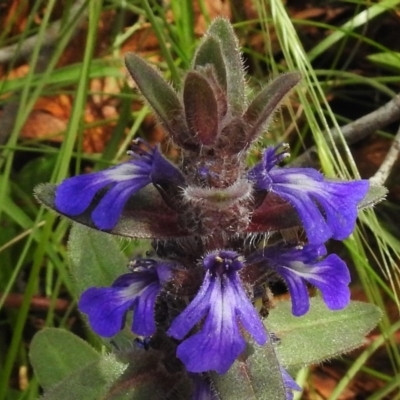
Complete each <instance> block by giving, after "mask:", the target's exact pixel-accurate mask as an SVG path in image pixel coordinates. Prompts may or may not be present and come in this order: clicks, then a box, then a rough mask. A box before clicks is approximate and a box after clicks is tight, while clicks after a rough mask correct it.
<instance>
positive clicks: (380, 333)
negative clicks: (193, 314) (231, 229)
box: [0, 0, 400, 400]
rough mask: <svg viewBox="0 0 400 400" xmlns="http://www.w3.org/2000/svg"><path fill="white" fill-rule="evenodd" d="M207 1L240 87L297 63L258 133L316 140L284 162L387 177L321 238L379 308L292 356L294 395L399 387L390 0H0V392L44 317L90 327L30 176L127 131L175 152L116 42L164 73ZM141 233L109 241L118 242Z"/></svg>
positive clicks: (126, 139) (397, 64)
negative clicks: (345, 232)
mask: <svg viewBox="0 0 400 400" xmlns="http://www.w3.org/2000/svg"><path fill="white" fill-rule="evenodd" d="M218 15H223V16H227V17H229V18H230V19H231V21H232V22H233V23H234V27H235V29H236V32H237V34H238V36H239V38H240V43H241V46H242V47H243V52H244V62H245V65H246V67H247V71H248V74H249V76H248V83H249V87H250V88H254V89H258V88H260V87H261V86H263V85H264V84H265V83H266V82H268V81H269V79H270V77H271V76H274V75H276V74H278V73H280V72H284V71H295V70H297V71H301V73H302V74H303V82H302V84H301V86H300V87H299V88H298V90H297V91H296V93H294V94H293V95H292V96H291V98H290V99H289V100H288V101H286V103H285V107H283V108H282V111H281V112H280V113H279V114H278V115H276V118H275V121H274V123H273V126H272V128H271V129H270V131H269V132H266V134H265V137H264V139H263V141H264V143H263V144H268V143H277V142H281V141H287V142H289V143H290V144H291V148H292V150H293V155H294V158H296V156H300V155H301V154H302V153H303V152H304V151H305V150H306V149H309V148H310V147H312V146H316V147H315V150H316V151H314V152H312V153H307V154H308V155H311V156H310V157H307V158H305V157H304V156H303V157H300V158H298V159H297V160H295V161H294V162H295V163H296V162H297V163H303V164H309V165H313V166H317V167H318V168H321V169H322V170H323V171H324V172H325V173H326V174H327V175H330V176H340V177H342V178H346V177H350V176H352V177H354V176H359V173H360V174H361V176H362V177H363V178H372V180H373V181H374V182H380V183H382V184H383V183H384V182H385V184H386V185H387V187H388V188H389V190H390V193H389V196H388V200H387V201H386V202H384V203H382V204H380V205H379V206H377V207H376V208H375V209H374V211H370V212H364V213H363V214H362V216H361V218H360V220H361V221H360V224H359V228H358V229H357V232H356V233H355V234H354V235H353V236H352V237H351V238H350V239H348V240H347V241H346V243H345V244H346V247H345V248H342V247H338V245H337V244H335V243H333V244H332V247H333V248H334V249H335V251H336V252H339V253H340V254H341V256H342V257H344V258H345V259H346V260H347V261H348V262H349V265H351V267H352V277H353V284H352V291H353V298H354V299H361V300H365V301H370V302H374V303H376V304H378V305H379V306H380V307H381V308H382V309H383V310H384V318H383V319H382V321H381V324H380V326H379V329H377V330H376V331H374V332H372V333H371V334H370V336H369V337H368V339H367V340H366V342H365V346H364V347H363V348H362V349H359V350H357V351H356V352H354V353H352V354H349V355H348V356H346V357H343V358H341V359H340V360H338V361H335V362H330V363H329V364H326V365H322V366H317V367H313V368H311V369H305V370H303V371H301V373H300V374H299V376H298V382H299V383H300V384H301V385H303V387H304V391H303V393H302V394H300V393H299V394H298V396H297V398H303V399H331V400H333V399H365V398H369V399H374V400H377V399H400V391H399V387H400V351H399V346H398V343H399V339H400V336H399V333H398V329H399V327H400V324H399V322H398V319H399V318H398V305H399V304H398V288H399V259H398V255H399V250H400V241H399V237H400V236H399V230H400V226H399V223H398V219H399V218H398V215H399V205H398V204H399V198H400V186H399V183H400V181H399V174H398V171H399V169H398V165H396V163H394V164H393V162H394V161H395V160H396V158H397V155H398V151H399V148H400V144H399V142H400V138H399V136H400V135H399V134H398V133H396V132H397V131H398V129H399V124H400V97H399V95H397V94H398V93H399V91H400V89H399V88H400V73H399V72H400V40H399V32H400V0H398V1H395V0H381V1H370V0H348V1H314V0H298V1H296V0H292V1H290V0H287V1H286V2H282V1H281V0H270V1H268V2H266V1H263V0H231V1H230V2H229V1H222V0H197V1H193V0H170V1H164V2H163V1H156V0H154V1H153V0H128V1H122V0H114V1H113V0H86V1H85V0H74V1H73V0H60V1H56V0H43V1H40V0H36V1H33V2H32V1H28V0H19V1H18V0H10V1H7V2H1V3H0V21H1V26H2V31H1V32H0V77H1V78H2V80H1V82H0V146H1V147H0V149H1V157H0V216H1V225H0V400H5V399H7V400H11V399H12V400H14V399H36V398H37V397H38V395H39V393H40V388H39V387H38V384H37V382H36V380H35V378H34V377H33V376H32V373H31V369H30V366H29V359H28V349H29V343H30V341H31V338H32V336H33V335H34V333H35V332H37V331H38V330H40V329H41V328H42V327H44V326H58V327H64V328H65V329H68V330H72V331H74V332H75V333H77V334H79V335H81V336H84V337H86V338H87V339H88V340H91V341H92V342H93V339H92V338H91V337H90V333H89V332H87V330H86V329H85V327H84V326H83V324H82V322H81V321H80V319H79V314H78V313H77V311H76V303H75V299H74V298H73V296H72V295H71V294H70V293H71V282H70V277H69V274H68V259H67V252H66V245H67V237H68V229H69V222H68V221H67V220H65V219H62V220H60V219H58V218H57V217H56V216H55V215H54V214H53V213H50V212H48V211H46V210H44V209H42V208H41V207H39V205H38V204H37V202H36V201H35V199H34V198H33V196H32V191H33V188H34V187H35V185H37V184H38V183H41V182H60V181H61V180H62V179H64V178H65V177H67V176H69V175H71V174H76V173H82V172H87V171H92V170H97V169H102V168H104V167H107V166H109V165H111V164H114V163H117V162H120V161H121V160H122V159H123V158H124V155H125V151H126V150H127V149H128V148H129V143H130V141H131V140H132V139H133V138H134V137H136V136H141V137H145V138H146V139H147V140H149V141H150V142H152V143H155V142H162V146H163V147H164V150H165V151H166V152H168V153H169V154H170V156H171V157H172V158H174V157H176V156H177V155H176V150H175V149H174V148H173V146H172V144H171V143H170V142H169V141H168V140H167V139H166V138H165V137H164V133H163V132H162V131H161V130H160V128H159V127H158V126H157V124H156V121H154V119H153V118H152V117H151V116H150V115H149V109H148V108H147V107H146V106H143V105H142V103H141V102H140V98H139V96H138V93H137V92H136V91H134V90H132V86H133V82H132V80H131V79H130V78H129V77H128V76H127V72H126V70H125V68H124V66H123V62H122V57H123V54H125V53H126V52H128V51H134V52H137V53H139V54H141V55H142V56H144V57H146V58H147V59H148V60H149V61H151V62H152V63H154V64H155V65H157V66H158V68H159V69H160V70H162V71H163V73H164V74H165V76H166V77H168V78H169V79H170V81H172V82H173V83H174V84H175V85H176V86H178V85H179V79H180V77H181V76H182V74H183V71H184V70H185V69H186V68H187V67H188V66H189V63H190V59H191V56H192V53H193V51H194V48H195V45H196V43H197V41H198V38H199V37H200V36H201V34H202V33H204V31H205V29H206V27H207V25H208V23H209V22H210V21H211V20H212V18H214V17H215V16H218ZM381 107H383V109H382V108H381ZM375 110H378V112H377V113H375V114H373V115H372V116H371V117H369V119H367V120H366V121H364V120H359V118H360V117H362V116H364V115H367V114H369V113H371V112H373V111H375ZM389 114H390V115H389ZM351 121H357V125H356V126H355V127H356V129H353V128H354V125H350V128H349V126H347V124H348V123H349V122H351ZM339 125H342V126H343V125H346V129H347V130H346V129H345V130H344V132H345V135H344V136H343V135H341V134H340V133H337V132H338V131H337V130H335V128H338V126H339ZM335 132H336V133H335ZM349 132H350V133H349ZM346 141H347V142H349V143H350V144H351V146H350V148H349V147H348V145H347V144H346ZM388 152H389V153H388ZM387 154H389V157H388V158H386V159H385V157H386V155H387ZM316 155H318V156H316ZM258 156H259V151H258V150H257V149H255V150H254V152H253V154H252V157H251V160H249V162H253V161H254V160H255V159H256V158H257V157H258ZM292 162H293V160H292ZM358 171H359V172H358ZM143 246H144V245H143V244H141V243H128V242H126V241H121V248H122V249H123V250H125V251H127V252H131V251H132V250H133V248H135V249H136V251H141V250H142V249H143ZM93 344H94V345H98V344H96V343H93Z"/></svg>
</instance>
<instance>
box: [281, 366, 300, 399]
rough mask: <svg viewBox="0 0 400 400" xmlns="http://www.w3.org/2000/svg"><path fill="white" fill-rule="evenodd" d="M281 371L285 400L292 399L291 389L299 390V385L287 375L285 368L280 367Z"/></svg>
mask: <svg viewBox="0 0 400 400" xmlns="http://www.w3.org/2000/svg"><path fill="white" fill-rule="evenodd" d="M281 373H282V378H283V384H284V385H285V389H286V400H293V392H292V391H293V390H297V391H300V390H301V387H300V386H299V385H298V384H297V382H296V381H295V380H294V379H293V378H292V377H291V376H290V375H289V373H288V372H287V371H286V370H285V368H282V367H281Z"/></svg>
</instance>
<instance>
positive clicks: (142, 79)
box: [125, 53, 197, 149]
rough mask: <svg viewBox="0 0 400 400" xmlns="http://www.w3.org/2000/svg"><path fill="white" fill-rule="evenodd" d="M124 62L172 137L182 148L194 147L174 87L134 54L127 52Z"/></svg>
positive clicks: (194, 143)
mask: <svg viewBox="0 0 400 400" xmlns="http://www.w3.org/2000/svg"><path fill="white" fill-rule="evenodd" d="M125 63H126V68H127V69H128V71H129V73H130V74H131V76H132V78H133V79H134V81H135V82H136V84H137V86H138V88H139V90H140V92H141V93H142V95H143V96H144V97H145V99H146V100H147V102H148V103H149V104H150V106H151V107H152V108H153V110H154V111H155V113H156V114H157V116H158V118H159V119H160V121H161V122H162V124H163V126H164V127H165V129H166V130H167V131H168V133H169V134H170V135H171V137H172V139H173V140H174V141H175V142H176V143H177V144H178V145H179V146H182V147H184V148H187V149H192V148H193V147H195V148H196V147H197V143H196V142H195V141H194V138H193V137H191V136H190V135H189V134H188V133H189V130H188V127H187V125H186V121H185V116H184V111H183V106H182V103H181V102H180V100H179V98H178V96H177V94H176V93H175V91H174V89H173V88H172V87H171V86H170V85H169V84H168V83H167V82H166V81H165V80H164V78H163V77H162V76H161V75H160V73H159V72H158V71H157V70H156V69H155V68H153V67H152V66H151V65H149V64H148V63H147V62H146V61H144V60H143V59H142V58H140V57H139V56H137V55H136V54H133V53H128V54H127V55H126V56H125Z"/></svg>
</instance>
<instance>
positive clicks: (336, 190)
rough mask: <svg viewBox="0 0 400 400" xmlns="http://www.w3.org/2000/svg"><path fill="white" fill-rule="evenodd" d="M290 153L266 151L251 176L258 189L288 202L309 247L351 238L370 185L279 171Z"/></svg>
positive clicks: (311, 173)
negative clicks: (283, 160) (359, 204)
mask: <svg viewBox="0 0 400 400" xmlns="http://www.w3.org/2000/svg"><path fill="white" fill-rule="evenodd" d="M287 149H288V148H287V146H285V145H280V146H277V147H270V148H268V149H266V150H265V152H264V154H263V158H262V160H261V162H260V163H258V164H257V165H255V166H254V167H253V168H252V169H251V170H250V171H249V173H248V177H249V179H250V180H252V181H253V182H254V183H255V189H256V190H263V191H267V192H271V193H275V194H277V195H278V196H279V197H281V198H283V199H285V200H286V201H288V202H289V203H290V204H291V205H292V206H293V207H294V208H295V209H296V211H297V213H298V214H299V217H300V220H301V222H302V224H303V227H304V230H305V231H306V233H307V237H308V241H309V242H310V243H313V244H322V243H325V242H326V241H327V240H328V239H330V238H333V239H338V240H343V239H345V238H346V237H348V236H349V235H350V234H351V232H352V231H353V230H354V226H355V221H356V219H357V205H358V203H359V202H360V201H361V200H362V199H363V198H364V197H365V195H366V194H367V192H368V188H369V183H368V181H367V180H359V181H351V182H340V181H332V180H327V179H325V178H324V176H323V175H322V174H321V173H319V172H318V171H317V170H315V169H313V168H279V167H276V165H277V164H278V163H279V162H280V161H282V159H283V158H286V157H287V156H288V153H287V152H286V150H287Z"/></svg>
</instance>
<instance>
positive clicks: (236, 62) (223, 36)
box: [207, 18, 246, 115]
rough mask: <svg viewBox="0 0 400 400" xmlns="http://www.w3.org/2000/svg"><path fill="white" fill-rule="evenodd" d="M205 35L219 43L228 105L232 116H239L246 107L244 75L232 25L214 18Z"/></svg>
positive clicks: (223, 19) (225, 20) (221, 19)
mask: <svg viewBox="0 0 400 400" xmlns="http://www.w3.org/2000/svg"><path fill="white" fill-rule="evenodd" d="M207 34H208V35H209V36H212V37H214V38H215V39H216V40H218V41H219V42H220V43H221V46H220V47H221V50H222V55H223V58H224V61H225V68H226V73H227V95H228V104H230V105H231V107H232V114H233V115H241V114H242V112H243V110H244V107H245V105H246V97H245V78H244V76H245V74H244V68H243V62H242V57H241V54H240V49H239V42H238V39H237V37H236V35H235V32H234V30H233V27H232V25H231V24H230V22H229V21H228V20H227V19H225V18H216V19H215V20H214V21H213V22H212V23H211V25H210V27H209V28H208V31H207Z"/></svg>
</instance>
